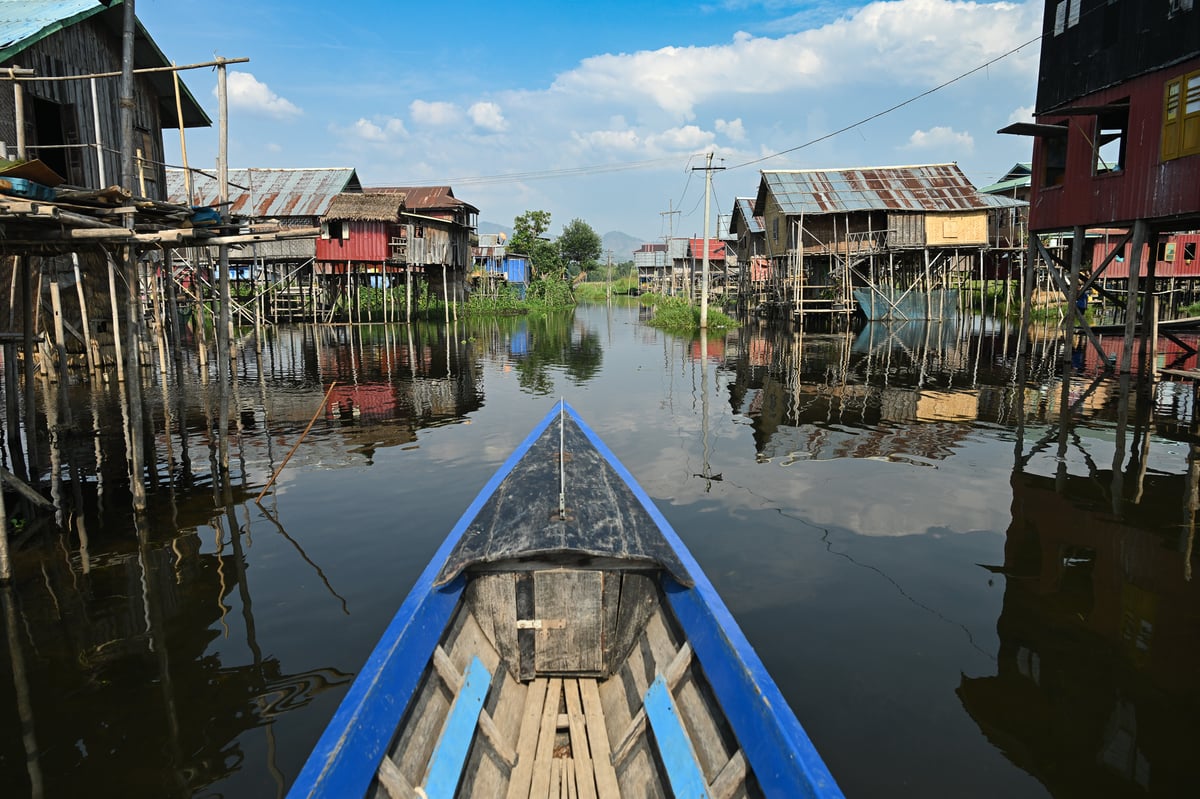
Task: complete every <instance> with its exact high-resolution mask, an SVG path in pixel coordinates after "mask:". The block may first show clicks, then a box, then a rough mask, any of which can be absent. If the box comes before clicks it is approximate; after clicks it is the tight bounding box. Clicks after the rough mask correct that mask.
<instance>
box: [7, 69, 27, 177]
mask: <svg viewBox="0 0 1200 799" xmlns="http://www.w3.org/2000/svg"><path fill="white" fill-rule="evenodd" d="M19 72H26V70H18V69H17V68H16V67H9V69H8V76H9V78H15V77H16V75H17V74H18V73H19ZM27 72H32V70H28V71H27ZM12 87H13V120H14V121H15V122H16V126H17V160H18V161H24V160H25V159H26V154H25V89H24V88H23V87H22V86H21V81H19V80H13V82H12Z"/></svg>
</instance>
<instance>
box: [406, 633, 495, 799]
mask: <svg viewBox="0 0 1200 799" xmlns="http://www.w3.org/2000/svg"><path fill="white" fill-rule="evenodd" d="M491 684H492V675H491V672H489V671H488V670H487V667H486V666H484V665H483V661H481V660H480V659H479V658H478V657H472V658H471V662H470V663H468V664H467V668H466V669H465V670H464V671H463V674H462V688H461V689H460V690H459V692H458V695H457V696H455V697H454V703H453V704H452V705H451V706H450V712H449V714H447V716H446V723H445V724H444V725H443V726H442V733H441V735H440V736H439V737H438V742H437V745H436V746H435V747H434V749H433V755H432V756H431V757H430V759H429V771H428V777H426V779H425V785H424V786H422V787H423V788H424V791H425V796H427V797H429V799H441V798H442V797H446V799H450V797H453V796H454V792H455V791H456V790H457V789H458V781H459V778H460V777H461V776H462V770H463V764H464V763H466V761H467V752H468V751H470V749H471V741H472V740H474V738H475V727H476V725H478V723H479V712H480V711H481V710H483V702H484V700H485V699H486V698H487V694H488V689H489V688H490V687H491Z"/></svg>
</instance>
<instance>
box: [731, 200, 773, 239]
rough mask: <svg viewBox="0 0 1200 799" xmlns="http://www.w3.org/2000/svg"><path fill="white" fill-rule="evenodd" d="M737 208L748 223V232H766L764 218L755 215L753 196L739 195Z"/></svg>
mask: <svg viewBox="0 0 1200 799" xmlns="http://www.w3.org/2000/svg"><path fill="white" fill-rule="evenodd" d="M737 209H738V211H740V212H741V214H742V219H743V220H744V221H745V223H746V232H747V233H765V232H766V230H767V229H766V227H765V226H764V225H763V218H762V217H761V216H755V215H754V198H753V197H738V198H737Z"/></svg>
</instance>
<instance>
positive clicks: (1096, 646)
mask: <svg viewBox="0 0 1200 799" xmlns="http://www.w3.org/2000/svg"><path fill="white" fill-rule="evenodd" d="M1185 479H1186V478H1185V476H1183V475H1176V476H1170V477H1167V476H1160V477H1158V478H1157V479H1153V480H1148V481H1146V482H1145V483H1144V485H1143V490H1144V491H1145V496H1143V497H1142V500H1141V502H1140V503H1138V504H1133V503H1125V504H1124V505H1123V511H1122V516H1123V518H1118V517H1114V515H1113V513H1112V502H1111V499H1110V498H1109V497H1107V496H1106V494H1105V492H1104V487H1106V486H1107V485H1108V483H1109V480H1108V478H1107V476H1106V475H1104V474H1103V473H1101V474H1097V475H1092V476H1079V477H1074V476H1071V477H1066V478H1065V479H1056V478H1055V477H1042V476H1037V475H1033V474H1026V473H1020V472H1018V473H1015V474H1014V475H1013V478H1012V488H1013V521H1012V525H1011V527H1010V528H1009V530H1008V538H1007V542H1006V544H1005V554H1004V564H1003V565H1002V566H1000V567H994V566H993V567H989V568H990V569H991V570H992V571H998V572H1000V573H1002V574H1003V575H1004V585H1005V589H1004V604H1003V609H1002V611H1001V614H1000V618H999V619H998V621H997V624H996V631H997V633H998V634H999V638H1000V651H999V658H998V661H997V666H996V674H995V675H993V676H986V677H967V676H964V678H963V679H962V681H961V683H960V685H959V688H958V695H959V697H960V698H961V700H962V702H963V705H964V707H965V708H966V710H967V712H969V713H970V715H971V717H972V718H973V719H974V720H975V721H976V723H977V724H979V726H980V728H981V730H982V731H983V732H984V734H985V735H987V737H988V738H989V739H990V740H991V741H993V742H995V743H997V745H999V746H1001V748H1002V749H1003V751H1004V752H1005V754H1006V755H1007V756H1008V757H1009V758H1010V759H1012V760H1013V762H1015V763H1016V764H1017V765H1018V766H1020V767H1022V768H1024V769H1025V770H1026V771H1028V772H1029V773H1030V774H1032V775H1033V776H1035V777H1036V778H1038V779H1040V780H1041V781H1042V782H1043V783H1044V784H1045V785H1046V786H1047V788H1048V789H1049V790H1050V792H1051V793H1052V794H1054V795H1056V796H1057V795H1068V794H1070V795H1139V796H1141V795H1153V796H1190V795H1192V794H1194V793H1195V776H1194V774H1193V773H1192V771H1193V770H1192V769H1190V768H1189V767H1188V765H1187V764H1189V763H1190V762H1191V760H1190V758H1191V753H1192V752H1193V751H1194V750H1195V748H1196V745H1197V744H1198V743H1200V736H1198V734H1197V731H1196V727H1195V725H1194V724H1193V723H1192V721H1191V714H1192V713H1193V709H1194V708H1195V707H1196V706H1197V703H1198V702H1200V689H1198V688H1197V684H1196V680H1195V674H1196V673H1197V670H1198V669H1200V622H1198V619H1197V615H1196V611H1195V609H1196V608H1197V607H1200V583H1198V582H1197V581H1196V580H1189V579H1188V577H1187V573H1186V569H1187V560H1188V558H1189V555H1188V553H1189V552H1190V549H1186V548H1185V544H1186V542H1184V541H1181V540H1180V536H1179V530H1180V526H1179V525H1180V521H1181V517H1180V514H1181V513H1182V508H1181V507H1180V503H1179V501H1178V500H1179V497H1180V496H1181V495H1184V494H1185V492H1186V488H1185V485H1184V481H1185Z"/></svg>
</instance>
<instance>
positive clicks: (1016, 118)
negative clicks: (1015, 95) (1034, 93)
mask: <svg viewBox="0 0 1200 799" xmlns="http://www.w3.org/2000/svg"><path fill="white" fill-rule="evenodd" d="M1008 121H1009V122H1032V121H1033V106H1031V105H1023V106H1021V107H1020V108H1018V109H1017V110H1016V111H1013V112H1012V113H1011V114H1009V115H1008Z"/></svg>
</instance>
